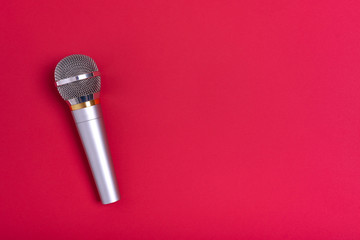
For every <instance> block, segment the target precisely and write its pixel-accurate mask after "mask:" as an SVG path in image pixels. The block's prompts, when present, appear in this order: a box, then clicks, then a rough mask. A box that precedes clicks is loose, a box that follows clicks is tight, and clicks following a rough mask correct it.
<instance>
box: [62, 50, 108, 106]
mask: <svg viewBox="0 0 360 240" xmlns="http://www.w3.org/2000/svg"><path fill="white" fill-rule="evenodd" d="M95 71H98V67H97V66H96V63H95V62H94V60H93V59H92V58H91V57H88V56H86V55H81V54H74V55H70V56H68V57H65V58H63V59H62V60H61V61H60V62H59V63H58V64H57V65H56V68H55V81H59V80H61V79H65V78H69V77H73V76H77V75H80V74H84V73H91V72H95ZM100 88H101V78H100V76H96V77H90V78H87V79H84V80H81V81H76V82H72V83H69V84H65V85H61V86H58V87H57V89H58V91H59V93H60V95H61V97H62V98H63V99H64V100H69V99H73V98H78V97H82V96H86V95H89V94H94V93H97V92H100Z"/></svg>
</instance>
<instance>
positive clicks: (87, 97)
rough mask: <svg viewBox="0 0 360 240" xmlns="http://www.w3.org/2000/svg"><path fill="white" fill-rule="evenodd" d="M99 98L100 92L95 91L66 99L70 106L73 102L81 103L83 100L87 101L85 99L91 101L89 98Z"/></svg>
mask: <svg viewBox="0 0 360 240" xmlns="http://www.w3.org/2000/svg"><path fill="white" fill-rule="evenodd" d="M99 98H100V92H97V93H94V94H88V95H85V96H81V97H77V98H72V99H69V100H67V102H68V104H69V105H70V106H71V105H75V104H79V103H83V102H87V101H91V100H95V99H99Z"/></svg>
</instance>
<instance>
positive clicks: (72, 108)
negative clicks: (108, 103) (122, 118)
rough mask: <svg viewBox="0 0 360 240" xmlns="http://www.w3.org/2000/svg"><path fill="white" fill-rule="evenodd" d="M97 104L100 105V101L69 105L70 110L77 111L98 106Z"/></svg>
mask: <svg viewBox="0 0 360 240" xmlns="http://www.w3.org/2000/svg"><path fill="white" fill-rule="evenodd" d="M99 103H100V99H95V100H90V101H87V102H82V103H78V104H75V105H71V106H70V109H71V110H79V109H82V108H87V107H91V106H94V105H96V104H99Z"/></svg>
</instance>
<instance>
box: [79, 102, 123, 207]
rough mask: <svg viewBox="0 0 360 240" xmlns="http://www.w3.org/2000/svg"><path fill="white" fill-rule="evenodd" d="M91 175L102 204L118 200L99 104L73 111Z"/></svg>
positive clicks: (118, 195)
mask: <svg viewBox="0 0 360 240" xmlns="http://www.w3.org/2000/svg"><path fill="white" fill-rule="evenodd" d="M72 115H73V117H74V120H75V123H76V127H77V129H78V132H79V135H80V138H81V141H82V144H83V146H84V149H85V152H86V156H87V158H88V161H89V164H90V167H91V171H92V174H93V176H94V179H95V183H96V186H97V189H98V192H99V195H100V198H101V202H102V203H103V204H108V203H113V202H116V201H118V200H119V199H120V194H119V190H118V186H117V182H116V177H115V173H114V169H113V164H112V160H111V155H110V151H109V147H108V143H107V139H106V133H105V128H104V123H103V119H102V113H101V107H100V104H97V105H93V106H90V107H86V108H81V109H78V110H73V111H72Z"/></svg>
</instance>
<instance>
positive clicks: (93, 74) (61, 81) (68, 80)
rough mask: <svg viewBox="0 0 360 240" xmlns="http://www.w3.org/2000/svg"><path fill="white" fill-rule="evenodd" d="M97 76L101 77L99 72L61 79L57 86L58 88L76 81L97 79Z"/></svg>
mask: <svg viewBox="0 0 360 240" xmlns="http://www.w3.org/2000/svg"><path fill="white" fill-rule="evenodd" d="M97 76H100V72H99V71H96V72H91V73H84V74H80V75H76V76H72V77H68V78H64V79H61V80H59V81H56V82H55V84H56V86H61V85H65V84H69V83H72V82H75V81H81V80H84V79H87V78H90V77H97Z"/></svg>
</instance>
